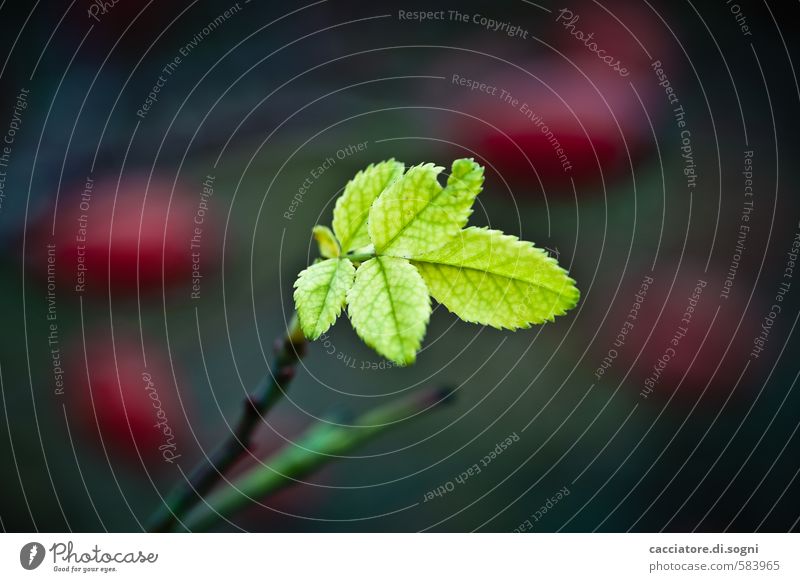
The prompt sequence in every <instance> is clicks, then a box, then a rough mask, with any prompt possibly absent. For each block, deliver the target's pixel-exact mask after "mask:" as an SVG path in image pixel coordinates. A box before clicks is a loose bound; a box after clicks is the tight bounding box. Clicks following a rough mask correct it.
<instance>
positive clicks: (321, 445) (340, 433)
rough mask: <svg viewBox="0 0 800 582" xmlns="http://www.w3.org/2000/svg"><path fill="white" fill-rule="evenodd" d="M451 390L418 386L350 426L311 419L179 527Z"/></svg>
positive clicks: (208, 517) (330, 456)
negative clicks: (304, 428) (295, 436)
mask: <svg viewBox="0 0 800 582" xmlns="http://www.w3.org/2000/svg"><path fill="white" fill-rule="evenodd" d="M452 393H453V391H452V390H451V389H450V388H439V389H436V390H430V389H429V390H423V391H421V392H418V393H417V394H413V395H411V396H407V397H405V398H400V399H397V400H395V401H393V402H390V403H388V404H385V405H383V406H380V407H378V408H374V409H373V410H370V411H369V412H367V413H366V414H364V415H362V416H361V417H360V418H358V419H357V420H356V421H355V422H354V423H353V426H342V425H337V424H332V423H330V422H324V421H322V422H317V423H315V424H313V425H312V426H311V427H310V428H309V429H308V430H307V431H306V432H305V433H304V434H303V435H302V436H301V437H299V438H298V439H297V441H296V442H294V443H289V444H287V445H286V446H284V447H283V448H281V449H280V450H279V451H278V452H277V453H275V454H274V455H273V456H272V457H270V458H269V459H267V460H265V461H264V462H263V463H261V464H259V465H257V466H255V467H253V468H252V469H250V470H248V471H246V472H245V473H244V474H242V475H241V476H239V477H238V478H237V479H236V480H234V481H233V482H232V483H230V484H229V485H227V486H226V487H224V488H222V489H220V490H219V491H216V492H214V493H212V494H211V495H209V496H208V497H207V498H206V499H205V503H203V504H202V505H198V506H197V507H195V508H194V510H193V511H191V512H189V513H188V514H187V515H186V519H184V520H183V525H184V526H185V527H186V528H187V529H188V530H190V531H206V530H208V529H210V528H211V527H213V526H214V525H216V524H217V523H219V522H220V521H221V520H222V519H223V518H227V517H230V516H231V515H233V514H234V513H236V512H237V511H238V510H240V509H242V508H243V507H246V506H248V505H251V504H253V503H255V501H256V500H257V499H262V498H264V497H266V496H268V495H271V494H273V493H275V492H276V491H278V490H280V489H282V488H284V487H287V486H289V485H292V484H294V483H295V482H296V480H297V479H300V478H302V477H305V476H307V475H309V474H310V473H313V472H314V471H316V470H317V469H319V468H320V467H322V466H324V465H326V464H328V463H330V462H331V461H332V460H335V459H336V458H337V457H338V456H341V455H344V454H346V453H349V452H351V451H352V450H353V449H355V448H356V447H358V446H360V445H361V444H363V443H364V442H366V441H368V440H370V439H372V438H374V437H375V436H377V435H379V434H382V433H384V432H385V431H386V430H387V429H389V428H391V427H393V426H395V425H397V424H399V422H400V421H403V420H407V419H408V418H409V417H411V416H414V415H415V414H418V413H421V412H425V411H428V410H431V409H433V408H434V407H436V405H437V404H439V403H442V402H444V401H446V400H451V398H450V396H451V395H452Z"/></svg>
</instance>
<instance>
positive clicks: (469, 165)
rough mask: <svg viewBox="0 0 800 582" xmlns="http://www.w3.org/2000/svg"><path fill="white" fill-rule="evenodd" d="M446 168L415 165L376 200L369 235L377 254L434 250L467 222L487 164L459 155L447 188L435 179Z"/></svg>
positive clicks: (406, 254)
mask: <svg viewBox="0 0 800 582" xmlns="http://www.w3.org/2000/svg"><path fill="white" fill-rule="evenodd" d="M443 169H444V168H442V167H440V166H434V165H433V164H422V165H420V166H414V167H413V168H410V169H409V170H408V172H406V174H405V176H403V177H402V178H401V179H399V180H397V181H396V182H394V183H392V184H391V185H390V186H389V187H388V188H387V189H386V190H384V191H383V194H381V195H380V197H379V198H378V199H377V200H376V201H375V203H374V204H373V205H372V209H371V210H370V213H369V236H370V238H371V239H372V242H373V243H374V245H375V251H376V252H377V253H378V254H383V255H390V256H395V257H410V256H412V255H414V254H419V253H423V252H427V251H431V250H434V249H437V248H439V247H441V246H443V245H445V244H446V243H447V242H448V241H449V240H450V239H451V238H453V237H454V236H456V235H457V234H458V233H459V231H460V230H461V229H462V228H463V227H464V225H465V224H466V223H467V219H468V218H469V215H470V214H472V204H473V202H474V201H475V197H476V196H477V195H478V193H480V191H481V188H482V186H483V168H482V167H481V166H480V165H479V164H477V163H475V162H474V161H473V160H471V159H461V160H456V161H455V162H453V167H452V173H451V174H450V177H449V178H448V179H447V187H445V188H442V187H441V185H440V184H439V182H438V180H437V177H438V175H439V172H441V171H442V170H443Z"/></svg>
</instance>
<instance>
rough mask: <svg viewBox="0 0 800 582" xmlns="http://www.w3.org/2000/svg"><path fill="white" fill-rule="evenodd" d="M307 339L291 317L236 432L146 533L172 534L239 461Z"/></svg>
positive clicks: (158, 514) (280, 393) (247, 401)
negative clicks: (178, 524) (185, 515)
mask: <svg viewBox="0 0 800 582" xmlns="http://www.w3.org/2000/svg"><path fill="white" fill-rule="evenodd" d="M305 352H306V338H305V336H304V335H303V332H302V331H301V330H300V325H299V323H298V321H297V315H294V316H293V317H292V320H291V322H290V323H289V326H288V329H287V330H286V335H285V336H284V337H282V338H279V339H278V340H277V341H276V342H275V356H274V358H273V360H272V362H271V363H270V365H269V369H268V371H267V374H266V375H265V376H264V377H263V378H262V379H261V381H260V382H259V383H258V385H257V386H256V388H255V390H254V391H253V392H252V393H251V394H249V395H248V396H247V397H246V398H245V400H244V403H243V404H244V405H243V407H242V412H241V416H240V417H239V420H238V421H237V423H236V428H235V430H234V431H233V432H231V433H230V434H229V435H228V437H227V438H226V439H225V441H224V442H223V443H222V444H221V445H220V446H219V447H218V448H217V449H216V450H214V452H212V453H211V455H210V456H209V457H207V458H206V460H205V461H202V462H201V463H200V464H199V465H197V466H196V467H195V468H194V470H193V471H192V472H191V473H190V475H189V478H188V479H187V480H186V481H185V482H183V483H180V484H178V485H177V486H176V487H175V488H174V489H173V491H172V492H171V493H170V494H169V495H168V496H167V498H166V500H165V501H164V504H163V505H162V506H161V507H160V508H159V509H158V510H157V511H156V512H155V513H154V514H153V516H152V517H151V518H150V522H149V525H148V531H153V532H159V531H169V530H171V529H172V528H173V527H174V526H175V525H176V523H177V522H178V520H180V518H181V516H183V515H184V514H185V513H186V512H187V511H188V510H189V509H191V508H192V507H193V506H194V505H195V504H197V502H198V501H200V499H201V498H202V497H203V496H204V495H205V494H206V493H208V492H209V491H210V490H211V489H212V487H213V486H214V485H215V484H216V483H217V482H219V481H220V479H221V478H222V476H223V475H224V474H225V473H226V472H227V471H228V470H229V469H230V468H231V466H233V465H234V464H235V463H236V462H237V461H238V460H239V459H241V458H242V457H243V456H244V454H245V453H246V452H247V450H248V448H249V447H250V444H251V438H252V435H253V432H254V431H255V429H256V428H257V426H258V424H259V423H260V422H261V420H262V419H263V418H264V415H265V414H266V413H267V412H268V411H269V410H270V409H271V408H272V407H273V406H274V405H275V404H276V403H277V402H278V401H279V400H280V399H281V397H282V396H283V395H284V393H285V391H286V389H287V388H288V386H289V383H290V382H291V381H292V378H294V375H295V369H296V365H297V362H298V361H299V360H300V358H302V357H303V356H304V355H305Z"/></svg>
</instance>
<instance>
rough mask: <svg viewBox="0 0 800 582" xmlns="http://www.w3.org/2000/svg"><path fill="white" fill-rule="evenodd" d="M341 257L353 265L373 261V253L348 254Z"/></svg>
mask: <svg viewBox="0 0 800 582" xmlns="http://www.w3.org/2000/svg"><path fill="white" fill-rule="evenodd" d="M342 256H343V258H345V259H350V260H351V261H353V262H354V263H363V262H364V261H368V260H370V259H374V258H375V253H348V254H346V255H342Z"/></svg>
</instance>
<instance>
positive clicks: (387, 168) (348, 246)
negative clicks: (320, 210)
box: [333, 159, 405, 253]
mask: <svg viewBox="0 0 800 582" xmlns="http://www.w3.org/2000/svg"><path fill="white" fill-rule="evenodd" d="M404 168H405V165H404V164H403V163H402V162H397V161H395V160H394V159H391V160H387V161H385V162H381V163H380V164H370V165H369V166H367V168H366V169H365V170H361V171H360V172H359V173H358V174H356V175H355V177H354V178H353V179H352V180H350V181H349V182H348V183H347V186H345V188H344V194H342V196H341V197H340V198H339V199H338V200H337V201H336V206H335V207H334V209H333V231H334V232H335V233H336V236H337V237H338V239H339V242H340V243H341V248H342V252H343V253H346V252H348V251H351V250H353V249H357V248H359V247H363V246H365V245H368V244H369V242H370V241H369V234H368V233H367V219H368V217H369V209H370V207H371V206H372V203H373V202H375V199H376V198H377V197H378V196H379V195H380V193H381V192H383V191H384V189H385V188H386V187H387V186H388V185H389V184H391V183H392V182H393V181H394V180H397V179H398V178H399V177H400V176H402V175H403V170H404Z"/></svg>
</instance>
